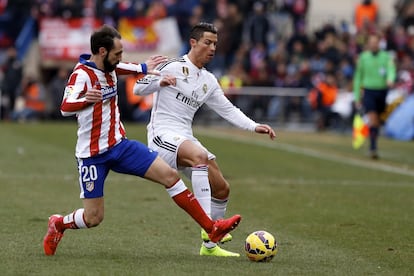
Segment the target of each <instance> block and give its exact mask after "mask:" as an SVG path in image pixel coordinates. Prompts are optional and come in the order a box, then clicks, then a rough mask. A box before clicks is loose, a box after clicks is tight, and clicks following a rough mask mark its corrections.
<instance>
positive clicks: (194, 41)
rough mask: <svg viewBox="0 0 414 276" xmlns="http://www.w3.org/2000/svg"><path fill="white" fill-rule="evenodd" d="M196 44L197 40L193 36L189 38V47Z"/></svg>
mask: <svg viewBox="0 0 414 276" xmlns="http://www.w3.org/2000/svg"><path fill="white" fill-rule="evenodd" d="M196 44H197V40H196V39H195V38H190V46H191V48H192V47H193V46H195V45H196Z"/></svg>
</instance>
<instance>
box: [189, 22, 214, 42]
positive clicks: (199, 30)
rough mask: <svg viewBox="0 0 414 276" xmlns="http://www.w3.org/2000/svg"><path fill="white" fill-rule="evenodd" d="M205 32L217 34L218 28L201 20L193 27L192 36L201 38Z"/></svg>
mask: <svg viewBox="0 0 414 276" xmlns="http://www.w3.org/2000/svg"><path fill="white" fill-rule="evenodd" d="M205 32H209V33H213V34H217V28H216V27H215V26H214V25H213V24H211V23H207V22H200V23H198V24H197V25H195V26H193V28H192V29H191V31H190V38H193V39H195V40H199V39H200V38H201V37H202V36H203V34H204V33H205Z"/></svg>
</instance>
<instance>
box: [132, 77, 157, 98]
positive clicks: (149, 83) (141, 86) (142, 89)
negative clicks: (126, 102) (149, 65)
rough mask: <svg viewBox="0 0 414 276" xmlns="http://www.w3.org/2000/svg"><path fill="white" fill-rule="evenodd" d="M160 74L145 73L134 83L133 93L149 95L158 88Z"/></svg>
mask: <svg viewBox="0 0 414 276" xmlns="http://www.w3.org/2000/svg"><path fill="white" fill-rule="evenodd" d="M160 81H161V77H160V76H155V75H146V76H145V77H143V78H142V79H139V80H138V81H137V82H136V83H135V85H134V90H133V91H134V94H135V95H149V94H151V93H154V92H156V91H158V90H160Z"/></svg>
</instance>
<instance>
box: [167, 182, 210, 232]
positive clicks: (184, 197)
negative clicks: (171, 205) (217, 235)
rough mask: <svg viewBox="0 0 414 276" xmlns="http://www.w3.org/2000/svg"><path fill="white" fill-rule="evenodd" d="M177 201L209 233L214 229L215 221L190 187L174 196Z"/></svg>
mask: <svg viewBox="0 0 414 276" xmlns="http://www.w3.org/2000/svg"><path fill="white" fill-rule="evenodd" d="M173 200H174V201H175V203H176V204H177V205H178V206H180V207H181V208H182V209H184V210H185V211H186V212H187V213H188V214H189V215H190V216H191V217H192V218H193V219H194V220H195V221H196V222H197V223H198V224H199V225H200V226H201V227H202V228H203V229H204V230H206V231H207V233H210V232H211V230H212V229H213V224H214V222H213V221H212V220H211V219H210V218H209V217H208V216H207V214H206V213H205V212H204V210H203V208H201V206H200V203H198V201H197V199H196V198H195V196H194V195H193V193H191V192H190V191H189V190H188V189H187V190H185V191H183V192H182V193H180V194H178V195H176V196H174V197H173Z"/></svg>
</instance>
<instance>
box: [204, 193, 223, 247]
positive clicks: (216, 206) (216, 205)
mask: <svg viewBox="0 0 414 276" xmlns="http://www.w3.org/2000/svg"><path fill="white" fill-rule="evenodd" d="M227 202H228V200H227V199H217V198H214V197H212V198H211V219H212V220H218V219H222V218H224V214H225V213H226V209H227ZM203 244H204V246H205V247H207V248H209V249H210V248H213V247H215V246H216V245H217V244H216V243H214V242H211V241H209V242H204V243H203Z"/></svg>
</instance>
